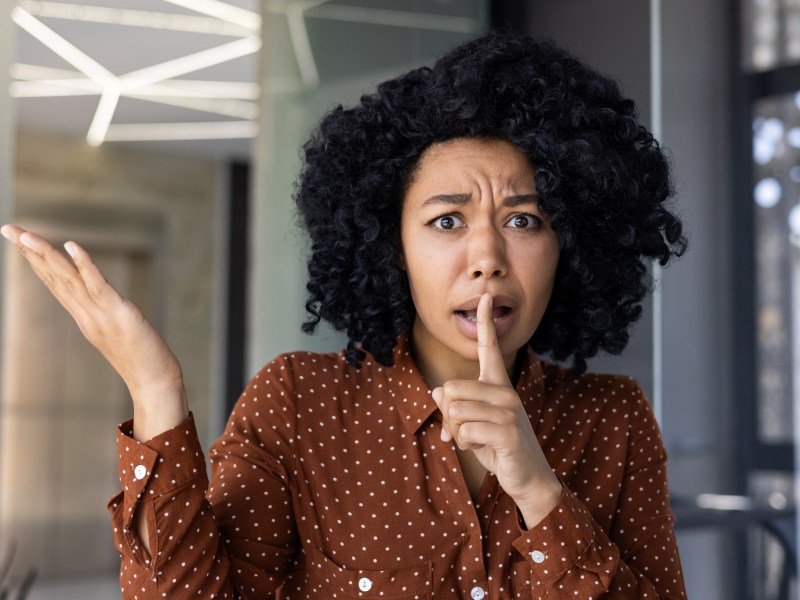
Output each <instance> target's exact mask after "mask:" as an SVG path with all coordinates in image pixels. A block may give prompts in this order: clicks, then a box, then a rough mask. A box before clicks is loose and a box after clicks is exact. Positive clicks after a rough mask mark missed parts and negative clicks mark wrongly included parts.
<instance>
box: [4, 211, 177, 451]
mask: <svg viewBox="0 0 800 600" xmlns="http://www.w3.org/2000/svg"><path fill="white" fill-rule="evenodd" d="M0 233H2V234H3V236H4V237H6V238H7V239H8V240H9V241H11V242H12V243H13V244H14V245H15V246H16V247H17V248H18V249H19V250H20V252H21V253H22V255H23V256H24V257H25V258H26V259H27V261H28V263H29V264H30V265H31V268H32V269H33V271H34V273H36V275H37V276H38V277H39V279H41V280H42V282H43V283H44V284H45V286H47V289H49V290H50V293H52V294H53V296H55V298H56V299H57V300H58V301H59V302H60V303H61V305H62V306H63V307H64V308H65V309H66V310H67V312H68V313H69V314H70V315H71V316H72V318H73V319H74V320H75V322H76V323H77V325H78V327H79V328H80V330H81V333H83V335H84V336H85V337H86V339H87V340H89V342H90V343H91V344H92V345H93V346H94V347H95V348H97V349H98V350H99V351H100V353H101V354H102V355H103V357H105V359H106V360H107V361H108V362H109V363H110V364H111V366H112V367H114V369H115V370H116V371H117V373H119V375H120V376H121V377H122V379H123V381H124V382H125V385H127V386H128V390H129V391H130V394H131V398H132V399H133V405H134V437H135V438H136V439H138V440H140V441H144V440H147V439H150V438H152V437H153V436H155V435H158V434H159V433H162V432H164V431H167V430H168V429H171V428H172V427H175V426H176V425H178V424H179V423H181V422H182V421H183V420H185V419H186V417H187V416H188V414H189V408H188V402H187V400H186V391H185V387H184V384H183V374H182V371H181V367H180V364H179V363H178V360H177V358H175V355H174V354H173V353H172V351H171V350H170V349H169V347H168V346H167V344H166V342H165V341H164V339H163V338H162V337H161V336H160V335H159V334H158V332H157V331H156V330H155V328H153V326H152V325H151V324H150V323H149V322H148V320H147V319H146V318H145V316H144V315H143V314H142V313H141V311H140V310H139V309H138V308H137V307H136V306H134V305H133V303H131V302H130V301H129V300H128V299H127V298H125V297H123V296H122V295H121V294H120V293H119V292H117V290H115V289H114V287H113V286H111V284H109V283H108V281H106V278H105V277H104V276H103V274H102V273H101V272H100V270H99V269H98V268H97V266H96V265H95V264H94V262H92V259H91V257H90V256H89V254H88V253H87V252H86V251H85V250H84V249H83V248H81V247H80V246H79V245H78V244H76V243H75V242H67V243H66V244H65V245H64V248H65V249H66V251H67V252H68V253H69V255H70V256H71V257H72V262H70V260H69V259H67V257H66V256H64V255H63V254H62V253H61V252H59V251H58V250H56V249H55V248H53V246H51V245H50V243H48V242H47V240H45V239H44V238H42V237H39V236H37V235H35V234H33V233H31V232H29V231H25V230H24V229H22V228H21V227H18V226H16V225H4V226H3V227H2V228H1V229H0Z"/></svg>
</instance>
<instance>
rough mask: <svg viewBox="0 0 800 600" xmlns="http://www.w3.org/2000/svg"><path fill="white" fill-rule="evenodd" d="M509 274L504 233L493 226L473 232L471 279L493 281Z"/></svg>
mask: <svg viewBox="0 0 800 600" xmlns="http://www.w3.org/2000/svg"><path fill="white" fill-rule="evenodd" d="M507 274H508V261H507V259H506V248H505V243H504V240H503V235H502V233H501V232H499V231H497V229H496V228H495V227H494V226H492V225H486V226H484V227H478V228H477V229H475V230H473V232H472V235H471V239H470V240H469V277H470V279H480V278H484V279H491V278H492V277H505V276H506V275H507Z"/></svg>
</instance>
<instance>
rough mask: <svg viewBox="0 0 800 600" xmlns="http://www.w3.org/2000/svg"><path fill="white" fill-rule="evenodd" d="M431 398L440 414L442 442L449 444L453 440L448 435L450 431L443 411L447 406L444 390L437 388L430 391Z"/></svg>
mask: <svg viewBox="0 0 800 600" xmlns="http://www.w3.org/2000/svg"><path fill="white" fill-rule="evenodd" d="M431 396H432V397H433V400H434V402H436V405H437V406H438V407H439V410H440V411H441V412H442V432H441V438H442V441H443V442H449V441H450V440H452V439H453V436H452V435H450V430H449V429H448V427H447V419H446V418H445V416H444V415H445V410H446V406H447V399H446V398H445V395H444V389H442V388H440V387H437V388H434V389H433V390H432V391H431Z"/></svg>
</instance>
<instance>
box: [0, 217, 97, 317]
mask: <svg viewBox="0 0 800 600" xmlns="http://www.w3.org/2000/svg"><path fill="white" fill-rule="evenodd" d="M2 234H3V236H4V237H6V238H7V239H9V240H10V241H12V242H13V243H14V245H15V246H16V247H17V248H19V250H20V252H21V253H22V255H23V257H24V258H25V260H27V261H28V264H29V265H30V266H31V269H32V270H33V272H34V274H35V275H36V276H37V277H38V278H39V279H40V280H41V281H42V283H44V285H45V286H46V287H47V289H48V290H50V293H52V294H53V296H54V297H55V298H56V300H58V302H59V303H60V304H61V305H62V306H63V307H64V308H65V309H66V310H67V312H69V313H70V314H71V315H72V317H73V318H74V319H75V320H76V321H77V322H78V324H79V325H80V324H81V322H82V321H83V320H84V319H85V317H86V308H87V304H88V303H89V302H90V300H89V298H88V294H87V292H86V288H85V285H84V283H83V280H82V279H81V277H80V275H79V273H78V270H77V268H76V267H75V266H74V265H73V264H72V263H71V262H70V261H69V259H67V257H66V256H64V255H63V254H62V253H61V252H59V251H58V250H56V249H55V248H53V246H51V245H50V243H49V242H48V241H47V240H45V239H44V238H42V237H40V236H38V235H35V234H33V233H31V232H29V231H25V230H24V229H22V228H21V227H18V226H16V225H5V226H3V228H2Z"/></svg>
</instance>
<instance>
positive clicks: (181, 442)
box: [117, 413, 206, 527]
mask: <svg viewBox="0 0 800 600" xmlns="http://www.w3.org/2000/svg"><path fill="white" fill-rule="evenodd" d="M117 450H118V452H119V482H120V485H121V486H122V491H123V498H124V501H123V502H124V507H123V508H124V512H123V515H124V517H123V519H124V522H125V526H126V527H130V524H131V520H132V519H133V513H134V510H135V508H136V505H137V503H138V502H140V501H143V500H147V499H151V498H158V497H159V496H162V495H163V494H166V493H167V492H169V491H170V490H172V489H174V488H176V487H178V486H181V485H183V484H185V483H186V482H188V481H191V480H193V479H197V478H198V477H202V478H204V479H205V478H206V467H205V455H204V453H203V449H202V447H201V446H200V440H199V438H198V437H197V429H196V427H195V423H194V417H193V416H192V414H191V413H190V414H189V416H188V417H187V418H186V420H185V421H183V422H182V423H181V424H179V425H177V426H176V427H173V428H172V429H169V430H167V431H165V432H164V433H161V434H159V435H157V436H156V437H154V438H152V439H150V440H147V441H146V442H138V441H136V440H135V439H134V438H133V419H131V420H129V421H126V422H124V423H122V424H121V425H120V426H119V427H118V428H117Z"/></svg>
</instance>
